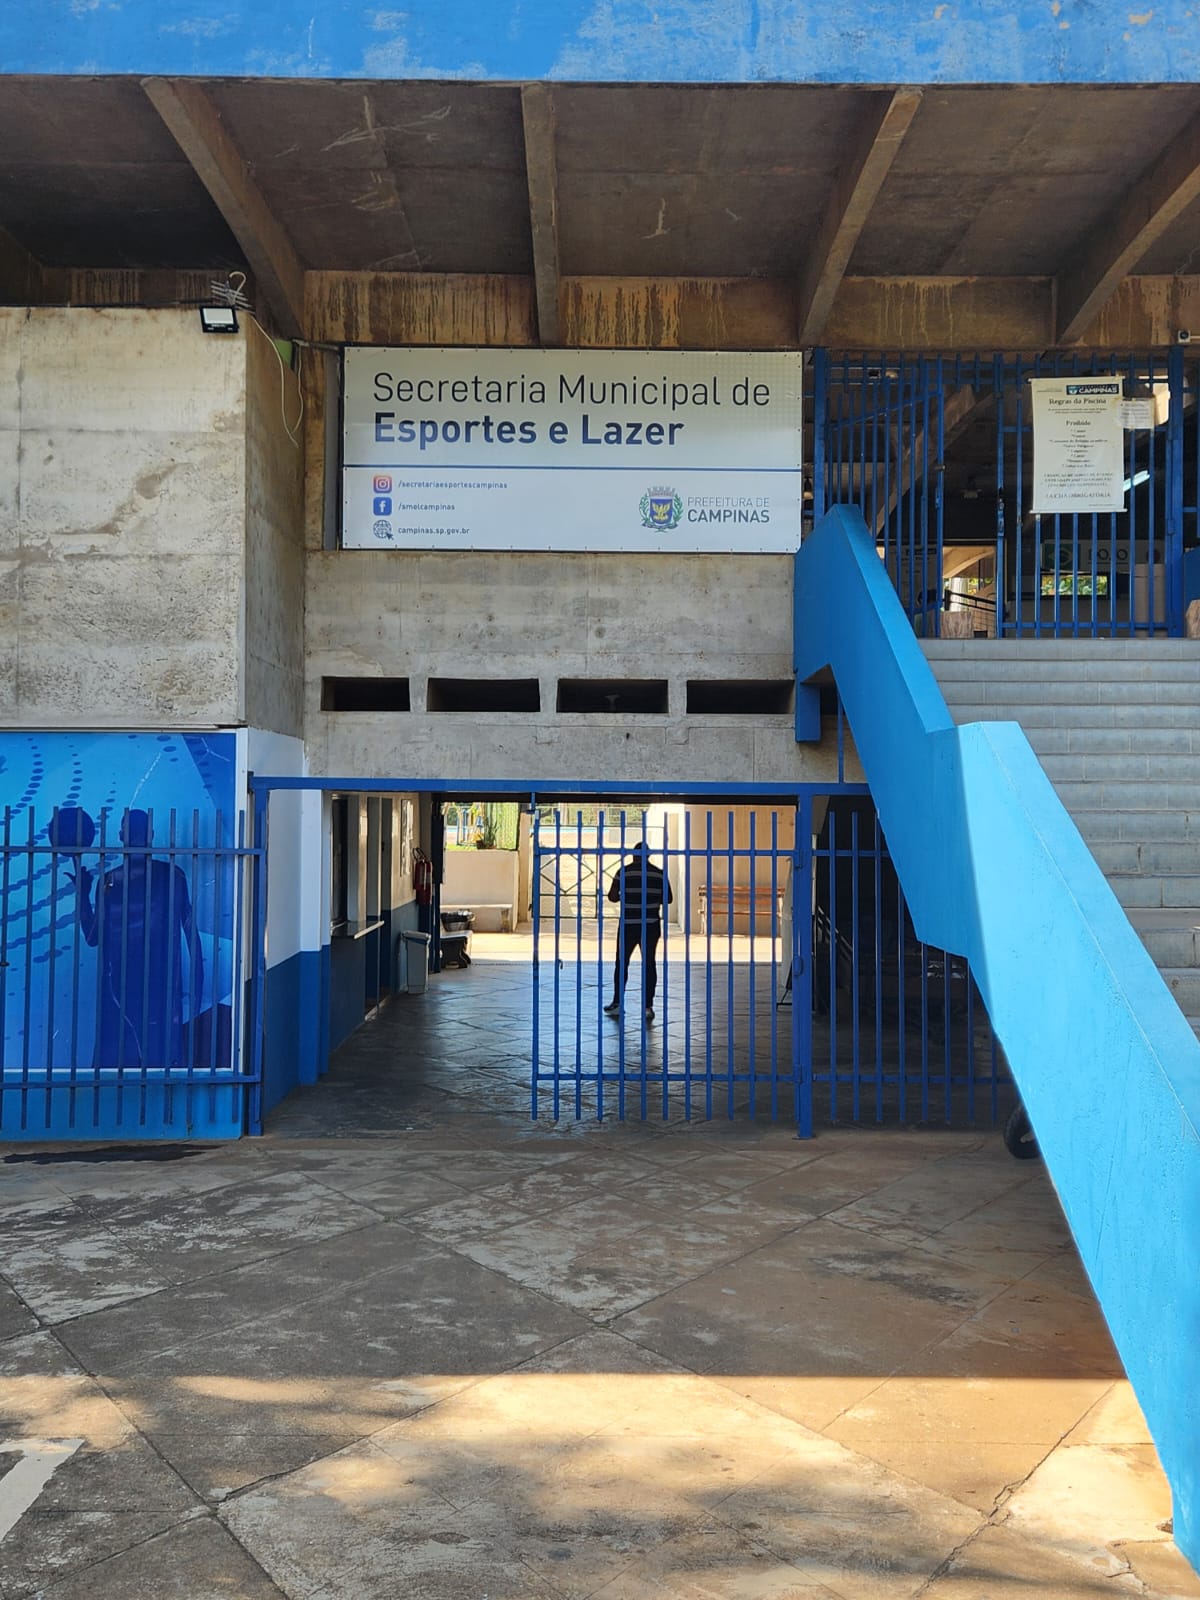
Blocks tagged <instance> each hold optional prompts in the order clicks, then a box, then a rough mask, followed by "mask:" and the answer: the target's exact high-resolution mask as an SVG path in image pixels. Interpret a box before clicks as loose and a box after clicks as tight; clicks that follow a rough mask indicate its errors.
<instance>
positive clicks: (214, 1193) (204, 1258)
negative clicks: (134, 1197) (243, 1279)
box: [105, 1173, 377, 1283]
mask: <svg viewBox="0 0 1200 1600" xmlns="http://www.w3.org/2000/svg"><path fill="white" fill-rule="evenodd" d="M376 1220H377V1218H376V1217H375V1216H374V1214H373V1213H372V1212H371V1211H369V1210H368V1209H367V1208H366V1207H364V1206H361V1205H358V1204H356V1203H355V1202H354V1201H352V1200H348V1199H346V1198H345V1197H344V1196H343V1195H339V1194H338V1193H337V1192H336V1191H334V1190H332V1189H330V1188H328V1187H327V1186H326V1185H324V1184H321V1183H318V1182H316V1181H314V1180H313V1179H311V1178H309V1177H307V1176H305V1175H303V1174H300V1173H279V1174H277V1175H273V1176H257V1175H256V1176H254V1177H251V1178H250V1180H249V1181H246V1182H241V1183H235V1184H226V1185H223V1186H222V1187H221V1188H219V1189H210V1190H206V1191H204V1192H203V1193H201V1194H196V1195H189V1196H188V1197H187V1198H186V1199H182V1200H181V1199H177V1198H176V1199H172V1200H168V1201H164V1200H155V1201H146V1200H139V1201H137V1202H135V1203H134V1204H132V1205H129V1206H125V1207H120V1208H118V1209H116V1210H113V1211H111V1212H109V1214H108V1215H107V1216H106V1217H105V1227H106V1228H107V1229H108V1230H109V1231H110V1232H111V1233H113V1234H114V1235H115V1236H116V1238H117V1239H118V1240H121V1241H125V1240H128V1241H129V1244H130V1247H131V1248H132V1249H133V1250H135V1251H136V1253H137V1255H138V1256H139V1257H140V1258H141V1259H142V1260H144V1261H145V1262H146V1263H147V1264H148V1265H149V1266H150V1268H151V1270H152V1271H154V1272H156V1273H158V1274H160V1275H162V1276H163V1277H164V1278H166V1279H167V1281H168V1282H171V1283H180V1282H185V1281H187V1280H188V1279H190V1278H196V1277H202V1276H207V1275H208V1274H210V1273H213V1272H220V1271H222V1270H224V1269H228V1268H230V1267H236V1266H240V1265H242V1264H243V1263H245V1262H247V1261H254V1260H258V1259H261V1258H262V1257H264V1256H269V1255H273V1254H277V1253H278V1252H279V1251H280V1250H286V1249H294V1248H295V1247H296V1246H297V1245H302V1244H316V1243H318V1242H319V1241H320V1240H322V1239H329V1238H332V1237H333V1236H334V1235H336V1234H342V1233H348V1232H350V1231H351V1230H352V1229H354V1228H359V1227H364V1226H369V1225H370V1224H372V1223H374V1222H375V1221H376Z"/></svg>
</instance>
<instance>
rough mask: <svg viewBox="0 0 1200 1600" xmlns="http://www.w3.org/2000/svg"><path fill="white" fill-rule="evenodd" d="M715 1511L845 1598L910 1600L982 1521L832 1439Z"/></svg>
mask: <svg viewBox="0 0 1200 1600" xmlns="http://www.w3.org/2000/svg"><path fill="white" fill-rule="evenodd" d="M715 1515H716V1516H717V1517H718V1518H719V1519H720V1520H721V1521H723V1522H728V1523H729V1525H730V1526H731V1527H732V1528H733V1529H734V1530H735V1531H736V1532H737V1533H739V1534H740V1535H742V1536H743V1537H751V1538H754V1539H757V1540H760V1541H761V1542H762V1543H763V1544H765V1545H766V1546H767V1547H768V1549H770V1550H772V1551H773V1552H774V1553H775V1554H776V1555H777V1556H780V1557H782V1558H783V1559H784V1560H786V1561H789V1562H791V1563H792V1564H793V1565H795V1566H797V1567H798V1568H799V1569H800V1571H801V1572H803V1573H804V1574H805V1575H806V1576H808V1577H810V1578H813V1579H815V1580H816V1581H817V1582H819V1583H823V1584H825V1585H826V1586H827V1587H829V1588H831V1589H833V1590H834V1592H835V1593H836V1594H839V1595H843V1596H845V1597H846V1600H898V1597H901V1596H903V1597H904V1600H908V1597H909V1596H911V1595H915V1594H916V1593H917V1592H918V1591H919V1590H921V1589H922V1588H923V1587H924V1586H925V1585H926V1584H927V1583H928V1581H929V1578H930V1576H931V1574H932V1573H933V1572H935V1571H936V1570H937V1569H938V1567H939V1566H940V1565H941V1564H942V1563H943V1562H945V1561H947V1560H948V1559H949V1558H950V1557H951V1556H952V1554H953V1553H954V1551H955V1550H957V1549H958V1548H959V1546H960V1545H962V1544H963V1543H964V1542H965V1541H966V1540H967V1539H969V1538H970V1537H971V1535H972V1534H974V1533H975V1532H976V1531H977V1530H978V1529H979V1527H980V1525H981V1523H982V1520H983V1519H982V1517H981V1515H980V1513H979V1512H977V1511H974V1510H972V1509H970V1508H968V1507H967V1506H964V1505H961V1504H959V1503H958V1502H957V1501H955V1500H951V1499H950V1498H948V1497H947V1496H945V1495H940V1494H937V1493H935V1492H934V1491H932V1490H930V1489H926V1488H924V1487H923V1486H922V1485H920V1484H916V1483H913V1482H911V1481H910V1480H909V1479H906V1478H903V1477H901V1476H899V1475H898V1474H896V1473H893V1472H890V1471H889V1470H888V1469H887V1468H886V1467H884V1466H881V1465H879V1464H878V1463H876V1462H873V1461H869V1460H867V1459H865V1458H864V1457H862V1456H859V1455H856V1454H855V1453H854V1452H852V1451H850V1450H845V1449H843V1448H842V1447H841V1446H839V1445H837V1444H835V1443H833V1442H832V1441H831V1440H827V1439H818V1440H816V1441H814V1442H811V1443H809V1444H808V1445H806V1446H805V1447H804V1448H803V1450H800V1451H797V1452H796V1453H795V1455H794V1456H792V1457H791V1458H789V1459H787V1460H785V1461H782V1462H779V1463H777V1464H775V1465H774V1466H772V1467H771V1468H769V1469H768V1470H767V1471H766V1472H765V1473H763V1474H762V1475H761V1476H760V1477H758V1478H757V1479H755V1481H754V1482H753V1483H751V1484H749V1485H748V1486H746V1487H744V1488H740V1489H738V1490H736V1491H735V1492H734V1493H733V1494H732V1495H730V1496H729V1497H728V1498H727V1499H726V1500H724V1501H722V1502H721V1504H720V1505H719V1506H717V1507H716V1508H715Z"/></svg>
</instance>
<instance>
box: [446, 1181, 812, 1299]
mask: <svg viewBox="0 0 1200 1600" xmlns="http://www.w3.org/2000/svg"><path fill="white" fill-rule="evenodd" d="M780 1231H781V1229H780V1225H779V1223H778V1222H777V1221H775V1220H774V1219H773V1218H770V1217H765V1216H754V1215H744V1216H740V1217H736V1216H735V1217H727V1216H720V1217H718V1216H710V1215H705V1214H703V1212H702V1211H693V1212H685V1213H684V1214H682V1215H680V1216H676V1215H673V1214H672V1213H671V1212H670V1211H668V1210H655V1209H653V1208H652V1207H650V1206H648V1205H645V1204H644V1203H643V1202H642V1201H641V1199H640V1198H639V1197H633V1196H631V1194H630V1191H629V1190H628V1189H626V1190H623V1191H621V1193H619V1194H617V1195H610V1196H606V1197H605V1199H604V1203H603V1204H602V1205H601V1204H599V1203H593V1202H584V1203H582V1204H580V1205H577V1206H573V1207H570V1208H569V1209H568V1210H566V1211H563V1212H560V1213H559V1214H558V1215H557V1216H555V1217H553V1218H551V1219H548V1220H543V1221H541V1222H540V1223H539V1224H538V1225H537V1226H536V1227H534V1228H530V1227H528V1226H525V1225H523V1224H517V1225H516V1226H513V1227H509V1228H505V1229H503V1230H502V1231H500V1232H498V1233H494V1234H489V1235H488V1236H487V1237H486V1238H484V1239H479V1240H469V1241H465V1242H464V1243H462V1244H461V1246H460V1248H461V1249H462V1250H463V1251H464V1252H465V1253H466V1254H467V1255H469V1256H471V1257H472V1259H473V1260H475V1261H478V1262H480V1263H481V1264H483V1265H485V1266H488V1267H491V1268H492V1269H494V1270H495V1271H497V1272H502V1273H504V1274H505V1276H506V1277H510V1278H512V1279H513V1280H514V1281H515V1282H518V1283H522V1284H526V1285H528V1286H529V1287H531V1288H535V1289H536V1290H537V1291H538V1293H539V1294H543V1295H546V1296H547V1297H549V1298H551V1299H554V1300H558V1301H561V1302H562V1303H563V1304H564V1305H569V1306H572V1307H573V1308H575V1309H576V1310H579V1311H582V1312H586V1313H587V1314H588V1315H590V1316H593V1317H603V1318H608V1317H615V1316H618V1315H620V1313H622V1312H624V1311H627V1310H629V1309H630V1308H631V1307H633V1306H636V1305H640V1304H642V1303H643V1302H645V1301H647V1300H650V1299H653V1298H655V1297H656V1296H657V1295H658V1294H660V1293H661V1291H662V1289H663V1288H664V1286H670V1285H674V1284H679V1283H683V1282H685V1281H687V1280H689V1279H692V1278H694V1277H696V1276H697V1275H698V1274H700V1273H704V1272H707V1271H710V1270H711V1269H712V1268H714V1267H716V1266H719V1265H721V1264H722V1263H724V1262H727V1261H729V1260H731V1259H735V1258H736V1257H738V1256H741V1255H744V1254H745V1253H746V1251H748V1250H750V1249H752V1248H754V1246H756V1245H759V1244H761V1243H762V1242H763V1241H764V1240H765V1239H769V1238H772V1237H774V1236H776V1235H777V1234H778V1233H779V1232H780ZM634 1239H636V1241H637V1243H636V1248H630V1241H632V1240H634Z"/></svg>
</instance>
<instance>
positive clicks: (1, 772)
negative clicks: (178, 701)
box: [0, 733, 242, 1138]
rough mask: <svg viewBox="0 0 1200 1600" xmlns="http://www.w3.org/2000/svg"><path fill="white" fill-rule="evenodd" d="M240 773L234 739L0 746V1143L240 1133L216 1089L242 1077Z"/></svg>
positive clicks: (36, 740) (36, 741)
mask: <svg viewBox="0 0 1200 1600" xmlns="http://www.w3.org/2000/svg"><path fill="white" fill-rule="evenodd" d="M237 767H238V762H237V740H236V736H235V735H232V734H195V735H182V734H161V735H160V734H128V735H119V734H87V733H82V734H80V733H61V734H59V733H56V734H16V733H11V734H3V735H0V1048H2V1052H3V1053H2V1055H0V1063H2V1066H3V1085H4V1092H3V1098H2V1104H0V1137H4V1138H19V1137H22V1136H25V1135H26V1134H27V1133H29V1134H32V1133H33V1132H35V1131H38V1130H40V1131H41V1132H42V1134H43V1135H44V1134H45V1133H46V1132H53V1131H55V1130H59V1131H67V1129H68V1127H69V1128H70V1129H71V1130H73V1131H75V1132H76V1134H77V1133H78V1126H79V1123H80V1120H81V1119H82V1122H83V1125H85V1126H87V1125H89V1124H92V1123H93V1122H95V1123H96V1125H97V1128H98V1129H99V1127H101V1126H103V1127H106V1128H107V1129H108V1131H110V1132H117V1131H119V1132H122V1133H137V1132H141V1133H144V1134H149V1135H159V1136H161V1134H162V1132H163V1131H164V1129H167V1130H171V1131H181V1130H184V1129H186V1130H188V1131H191V1132H193V1133H194V1132H197V1131H200V1129H201V1128H204V1129H206V1130H207V1131H210V1132H213V1133H216V1132H224V1133H225V1134H226V1135H227V1134H228V1132H229V1131H230V1129H229V1127H228V1126H227V1124H228V1123H229V1121H230V1120H231V1119H232V1118H235V1117H240V1109H238V1106H237V1104H236V1102H235V1096H234V1095H233V1094H232V1093H225V1094H218V1093H217V1091H216V1090H215V1089H214V1088H213V1087H212V1086H213V1085H214V1084H220V1083H221V1081H222V1079H223V1078H224V1079H225V1080H226V1081H228V1080H229V1079H230V1078H231V1077H232V1076H233V1075H234V1073H235V1069H236V1067H237V1064H238V1063H237V1053H238V1052H237V1045H238V1042H239V1039H238V1035H239V1027H238V1020H237V1006H236V1003H235V997H236V995H237V993H238V992H239V990H240V982H241V973H240V966H241V961H240V943H241V941H240V937H239V929H240V911H241V908H242V893H241V881H240V860H239V856H238V853H237V849H236V846H237V842H238V829H239V812H238V805H237V787H238V786H237ZM197 1079H198V1080H199V1081H200V1082H201V1083H203V1084H205V1085H206V1086H207V1087H206V1088H205V1089H204V1090H200V1089H199V1087H197V1088H196V1089H195V1090H191V1091H189V1092H187V1093H180V1092H172V1091H171V1088H170V1086H171V1085H172V1084H173V1083H175V1082H180V1083H184V1084H188V1083H190V1082H194V1081H195V1080H197ZM89 1101H90V1102H91V1103H92V1104H91V1107H90V1109H89V1108H88V1106H87V1105H86V1102H89ZM201 1102H203V1104H201ZM64 1117H66V1118H68V1119H71V1120H69V1121H68V1122H67V1123H64V1120H63V1119H64ZM214 1119H215V1121H214Z"/></svg>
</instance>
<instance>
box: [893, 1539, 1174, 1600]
mask: <svg viewBox="0 0 1200 1600" xmlns="http://www.w3.org/2000/svg"><path fill="white" fill-rule="evenodd" d="M1196 1592H1200V1591H1196ZM1147 1593H1149V1594H1152V1595H1154V1597H1155V1600H1168V1595H1169V1591H1163V1590H1149V1591H1147V1590H1146V1589H1145V1588H1144V1587H1143V1586H1142V1585H1141V1583H1140V1582H1139V1581H1138V1580H1137V1579H1136V1578H1134V1577H1133V1575H1132V1573H1130V1572H1129V1570H1128V1563H1127V1562H1126V1561H1124V1560H1122V1559H1121V1558H1119V1557H1117V1556H1107V1557H1105V1558H1103V1559H1102V1560H1101V1561H1098V1562H1095V1563H1092V1562H1087V1561H1083V1562H1080V1561H1078V1560H1076V1559H1075V1558H1073V1557H1072V1556H1069V1555H1066V1554H1063V1553H1062V1552H1061V1551H1059V1550H1057V1549H1055V1548H1054V1547H1053V1546H1050V1547H1047V1546H1046V1545H1042V1544H1034V1543H1031V1542H1030V1541H1028V1540H1025V1539H1022V1538H1021V1537H1020V1536H1018V1535H1017V1534H1015V1533H1014V1532H1013V1531H1012V1530H1011V1529H1009V1528H1008V1527H1006V1526H1001V1527H992V1526H985V1527H983V1528H982V1529H981V1530H980V1532H979V1533H978V1534H977V1535H976V1537H975V1538H973V1539H971V1540H970V1541H968V1542H967V1543H966V1544H965V1545H964V1546H963V1548H962V1549H961V1550H958V1551H956V1552H955V1553H954V1554H953V1555H952V1556H951V1558H950V1560H949V1561H948V1562H947V1563H946V1565H945V1569H944V1570H943V1571H941V1572H939V1573H937V1574H936V1575H935V1576H934V1578H933V1580H932V1582H931V1583H930V1584H929V1585H928V1586H927V1587H926V1588H925V1589H924V1590H922V1592H921V1600H1030V1597H1031V1596H1033V1595H1036V1596H1038V1597H1039V1600H1041V1597H1042V1596H1045V1597H1046V1600H1050V1597H1053V1600H1102V1597H1104V1596H1108V1597H1109V1600H1112V1597H1113V1596H1114V1595H1119V1596H1128V1595H1138V1594H1140V1595H1143V1596H1144V1595H1146V1594H1147ZM1184 1593H1185V1595H1186V1591H1184ZM1180 1600H1183V1597H1182V1596H1181V1597H1180Z"/></svg>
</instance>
